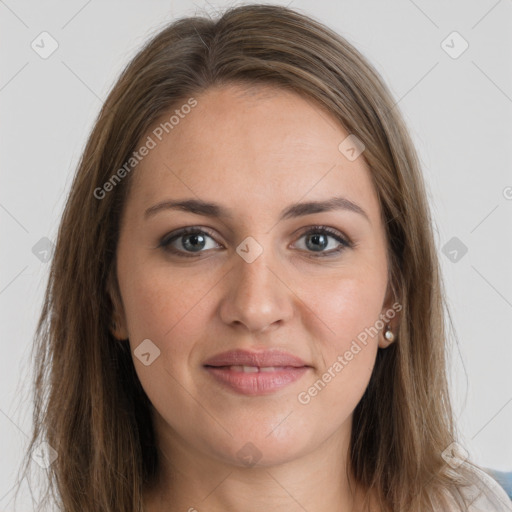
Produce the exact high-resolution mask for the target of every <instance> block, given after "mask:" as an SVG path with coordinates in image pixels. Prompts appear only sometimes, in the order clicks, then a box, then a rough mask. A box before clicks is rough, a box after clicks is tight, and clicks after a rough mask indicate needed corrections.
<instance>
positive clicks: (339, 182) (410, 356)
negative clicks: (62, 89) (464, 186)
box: [30, 5, 510, 512]
mask: <svg viewBox="0 0 512 512" xmlns="http://www.w3.org/2000/svg"><path fill="white" fill-rule="evenodd" d="M444 308H445V304H444V299H443V291H442V281H441V277H440V274H439V265H438V261H437V254H436V250H435V244H434V240H433V235H432V228H431V218H430V214H429V208H428V203H427V200H426V194H425V188H424V183H423V179H422V176H421V173H420V170H419V165H418V161H417V157H416V154H415V151H414V148H413V146H412V144H411V141H410V139H409V136H408V134H407V131H406V128H405V126H404V123H403V121H402V119H401V117H400V114H399V112H398V109H397V108H396V106H394V102H393V100H392V98H391V95H390V93H389V91H388V89H387V88H386V86H385V85H384V84H383V82H382V80H381V78H380V77H379V76H378V75H377V73H376V72H375V70H374V69H373V68H372V67H371V66H370V64H369V63H368V62H367V61H366V60H365V59H364V58H363V57H362V56H361V55H360V54H359V53H358V52H357V51H356V50H355V49H354V48H353V47H352V46H351V45H350V44H349V43H348V42H347V41H345V40H344V39H343V38H342V37H340V36H339V35H337V34H335V33H334V32H332V31H331V30H330V29H328V28H327V27H325V26H323V25H321V24H320V23H318V22H317V21H315V20H313V19H311V18H309V17H306V16H304V15H302V14H300V13H298V12H296V11H293V10H291V9H287V8H284V7H277V6H269V5H266V6H265V5H248V6H244V7H238V8H233V9H230V10H228V11H227V12H225V13H224V15H223V16H222V17H220V18H219V19H218V20H209V19H205V18H187V19H182V20H179V21H177V22H175V23H173V24H171V25H169V26H168V27H167V28H165V29H164V30H162V31H161V32H160V33H159V34H157V35H156V36H155V37H154V38H153V39H152V40H151V41H150V42H149V43H148V44H147V45H146V46H145V48H144V49H143V50H142V51H141V52H140V53H139V54H138V55H137V56H136V57H135V58H134V59H133V61H132V62H131V63H130V64H129V65H128V67H127V68H126V69H125V71H124V72H123V74H122V76H121V77H120V79H119V81H118V82H117V84H116V85H115V87H114V88H113V90H112V92H111V94H110V95H109V97H108V99H107V100H106V102H105V105H104V107H103V109H102V110H101V113H100V115H99V117H98V120H97V122H96V124H95V127H94V129H93V131H92V134H91V136H90V139H89V141H88V144H87V147H86V149H85V151H84V154H83V156H82V159H81V162H80V165H79V168H78V171H77V174H76V177H75V180H74V182H73V185H72V187H71V192H70V196H69V199H68V202H67V205H66V208H65V211H64V214H63V218H62V223H61V227H60V231H59V236H58V241H57V246H56V250H55V256H54V259H53V263H52V269H51V275H50V280H49V285H48V289H47V294H46V300H45V304H44V308H43V311H42V316H41V319H40V322H39V325H38V333H37V334H38V337H37V340H38V343H37V347H36V348H37V353H36V355H37V365H38V366H37V380H36V388H35V390H36V394H35V404H36V410H35V419H36V422H35V430H34V435H33V439H32V444H31V448H30V453H32V452H34V451H35V450H37V449H38V447H39V446H40V442H41V441H45V442H47V443H48V445H49V447H51V450H55V451H54V452H51V453H53V454H54V456H53V457H51V459H50V460H49V461H48V464H47V465H48V471H49V477H50V479H49V483H50V490H51V491H52V492H53V494H54V495H55V497H56V499H57V501H58V503H59V504H60V507H61V508H60V509H61V510H65V511H66V512H68V511H69V512H74V511H80V512H84V511H94V512H98V511H114V510H115V511H142V510H144V511H146V512H160V511H164V510H165V511H167V512H169V511H171V512H172V511H177V510H189V511H193V510H198V511H202V510H208V511H217V510H224V511H226V510H233V511H234V510H237V511H238V510H244V511H259V510H287V511H289V510H307V511H309V512H315V511H318V510H320V509H321V510H346V511H353V512H356V511H357V512H359V511H360V512H362V511H371V512H374V511H381V510H382V511H384V510H385V511H422V512H423V511H427V510H461V511H462V510H477V509H478V508H477V506H478V507H480V508H481V509H482V510H483V509H485V510H510V502H507V498H506V495H505V493H504V491H503V490H502V489H501V488H499V487H498V486H497V484H496V483H495V482H494V481H493V480H492V479H490V478H489V477H486V476H485V474H484V473H483V472H482V471H481V470H480V469H479V468H478V467H477V466H476V465H474V464H470V462H469V461H468V459H467V456H466V454H465V452H464V450H463V449H462V448H461V447H460V445H459V444H458V443H457V441H456V439H457V436H456V429H455V426H454V424H453V413H452V409H451V406H450V399H449V394H448V387H447V380H446V360H445V350H446V348H445V343H446V335H445V331H444V324H443V318H444V316H443V315H444ZM50 462H51V463H50ZM471 507H473V508H471Z"/></svg>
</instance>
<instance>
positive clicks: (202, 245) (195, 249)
mask: <svg viewBox="0 0 512 512" xmlns="http://www.w3.org/2000/svg"><path fill="white" fill-rule="evenodd" d="M303 238H304V239H305V249H303V250H305V251H306V252H309V253H312V254H309V255H308V256H311V257H314V258H318V257H328V256H334V255H336V254H338V253H340V252H342V251H344V250H345V249H347V248H352V247H353V243H352V242H351V241H349V240H348V238H346V237H344V236H343V235H341V233H339V232H338V231H336V230H333V229H331V228H328V227H325V226H312V227H310V228H309V229H308V230H307V231H306V232H305V233H303V234H302V235H301V236H300V238H299V240H302V239H303ZM208 239H210V240H212V241H213V242H214V243H213V244H212V245H211V246H210V247H208ZM329 239H330V240H329ZM333 242H334V243H333ZM329 245H332V246H333V247H332V248H331V250H329V251H326V250H325V249H327V248H328V247H329ZM158 247H159V248H162V249H163V250H164V251H166V252H169V253H172V254H176V255H178V256H184V257H187V258H188V257H197V256H199V255H200V254H201V253H202V252H205V250H206V249H215V248H221V247H222V246H221V245H220V244H217V243H216V242H215V241H214V238H213V235H211V234H209V233H208V231H206V230H205V229H204V228H203V229H199V228H197V227H191V228H183V229H180V230H178V231H175V232H173V233H170V234H168V235H166V236H164V237H163V238H162V239H161V241H160V242H159V244H158ZM203 249H205V250H203ZM315 253H316V254H315Z"/></svg>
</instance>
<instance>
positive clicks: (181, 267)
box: [116, 86, 394, 466]
mask: <svg viewBox="0 0 512 512" xmlns="http://www.w3.org/2000/svg"><path fill="white" fill-rule="evenodd" d="M195 99H196V101H197V105H196V106H195V107H194V108H191V109H190V112H189V113H187V114H186V115H183V114H182V117H181V116H180V117H181V118H180V120H179V123H178V124H175V125H174V126H173V128H172V130H169V133H168V134H165V132H164V135H165V136H163V137H161V139H162V140H161V141H160V140H159V139H158V138H157V137H156V136H155V135H154V133H160V132H159V131H157V132H154V130H155V128H157V127H158V126H159V125H160V122H161V121H164V122H165V121H166V120H168V119H169V118H170V116H171V115H172V114H173V112H174V109H173V112H170V113H169V115H166V116H164V118H162V119H161V120H159V121H158V122H157V123H155V125H154V127H152V129H151V131H150V132H148V134H146V136H145V137H144V138H143V139H142V142H144V141H146V140H147V136H148V135H150V136H151V137H152V139H153V140H154V141H155V142H156V145H155V147H153V148H152V149H151V150H150V151H149V152H148V154H147V155H146V156H145V157H144V158H143V159H142V160H141V162H140V163H139V164H138V165H137V167H136V169H134V170H133V171H132V172H133V176H132V177H131V178H132V179H133V182H132V184H131V185H132V186H131V190H130V194H129V196H128V198H127V203H126V205H125V210H124V214H123V218H122V223H121V233H120V239H119V244H118V248H117V272H118V273H117V278H118V282H119V289H120V292H121V297H120V299H121V305H120V308H119V310H118V318H117V320H118V322H117V323H118V326H119V327H118V330H117V331H116V335H117V336H118V337H120V338H129V341H126V342H127V343H128V342H129V343H130V347H131V350H132V354H133V361H134V365H135V368H136V371H137V375H138V377H139V379H140V381H141V384H142V386H143V388H144V390H145V391H146V393H147V395H148V397H149V399H150V401H151V402H152V405H153V407H154V419H155V422H156V424H157V425H158V429H159V431H160V433H161V434H162V435H165V436H167V438H168V439H170V440H171V441H172V440H175V441H176V440H179V442H180V445H181V446H188V447H190V449H191V450H193V451H194V452H195V453H196V454H197V455H200V456H203V457H208V458H211V459H216V460H219V461H223V462H224V463H230V464H235V465H239V466H242V465H243V464H247V460H248V459H247V456H248V457H251V456H252V458H253V460H255V459H258V463H259V464H262V465H272V464H279V463H284V462H287V461H290V460H292V459H295V458H298V457H300V456H302V455H306V454H308V453H310V452H313V451H314V450H315V449H317V448H318V447H320V446H321V445H322V444H323V443H324V442H325V441H326V440H327V439H329V438H330V439H337V438H338V439H342V438H345V439H346V436H347V435H348V434H349V432H350V425H351V417H352V413H353V410H354V408H355V407H356V405H357V403H358V402H359V401H360V399H361V397H362V395H363V393H364V390H365V388H366V387H367V385H368V382H369V379H370V375H371V373H372V370H373V366H374V362H375V357H376V352H377V348H378V346H379V345H380V346H382V347H385V346H386V341H385V339H384V336H383V332H382V321H381V320H382V318H384V317H383V316H382V315H387V312H388V311H389V310H390V308H391V305H392V301H390V300H389V298H388V296H387V294H386V291H387V285H388V281H387V275H388V268H387V264H388V263H387V259H386V237H385V232H384V227H383V225H382V223H381V218H380V206H379V202H378V198H377V196H376V193H375V190H374V188H373V185H372V182H371V178H370V171H369V169H368V168H367V166H366V164H365V161H364V158H363V156H364V153H363V154H362V155H361V156H360V157H358V158H356V159H355V160H354V159H348V158H347V157H346V156H345V155H344V154H343V153H342V152H341V151H340V149H339V148H338V146H339V145H340V143H341V142H342V141H343V140H344V139H345V138H346V137H347V136H348V133H347V132H346V131H344V130H343V128H341V127H340V126H339V124H338V123H337V122H336V121H335V120H334V119H333V118H332V117H330V115H329V114H328V113H326V112H325V111H324V110H322V109H320V108H319V107H318V106H316V105H315V104H314V103H312V102H311V101H308V100H306V99H303V98H302V97H300V96H298V95H296V94H294V93H292V92H287V91H284V90H279V89H256V88H255V89H252V90H251V91H249V90H247V89H242V88H241V87H239V86H229V87H226V86H224V87H222V88H215V89H209V90H208V91H206V92H205V93H203V94H201V95H199V96H196V97H195ZM184 103H185V102H184ZM185 110H187V111H188V109H183V110H182V111H185ZM160 131H161V130H160ZM335 197H337V198H344V200H340V201H338V203H337V205H336V207H335V208H333V209H330V210H329V209H325V208H323V209H322V208H321V207H317V208H312V207H297V208H295V209H293V210H290V211H288V213H287V214H286V215H284V212H286V211H287V210H289V208H290V207H291V206H292V205H295V204H297V203H298V204H303V203H313V202H322V203H323V202H326V201H329V200H331V199H333V198H335ZM186 200H195V201H201V202H207V203H215V205H217V206H218V209H214V208H212V207H210V208H202V209H201V208H199V207H197V205H196V206H195V207H194V208H190V209H187V208H185V207H182V208H173V207H171V205H170V202H174V201H186ZM157 205H158V206H157ZM189 205H190V203H189ZM347 205H348V206H347ZM354 205H355V206H354ZM184 228H187V229H188V230H190V232H189V233H185V234H184V233H183V232H182V230H183V229H184ZM384 320H385V323H386V324H387V323H391V325H392V326H393V324H394V321H391V322H388V321H386V318H384ZM375 328H378V329H379V332H378V334H376V335H375V334H374V332H375ZM365 329H366V331H365ZM372 329H374V330H373V331H372ZM369 332H370V334H368V333H369ZM363 340H364V341H363ZM233 351H242V352H233ZM176 442H177V441H176Z"/></svg>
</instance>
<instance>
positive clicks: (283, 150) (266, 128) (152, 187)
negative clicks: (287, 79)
mask: <svg viewBox="0 0 512 512" xmlns="http://www.w3.org/2000/svg"><path fill="white" fill-rule="evenodd" d="M194 99H195V100H196V101H197V104H196V106H194V107H193V108H192V109H190V110H189V109H186V110H187V111H188V113H187V114H184V113H182V114H181V116H180V117H179V122H178V123H177V124H174V125H173V126H172V129H171V128H170V127H169V126H170V125H169V124H168V125H167V130H164V132H163V136H161V140H158V139H157V138H156V137H155V136H154V135H153V133H154V130H155V128H158V127H162V126H165V123H166V122H167V121H168V120H169V119H170V117H171V116H172V115H173V114H174V113H175V112H176V110H178V111H179V110H180V104H177V105H175V106H174V107H173V109H171V110H170V111H169V112H167V113H166V114H165V115H163V116H162V117H161V118H160V119H158V120H157V121H156V122H155V123H154V124H153V126H152V127H151V128H150V130H149V131H148V134H146V136H145V137H144V138H143V140H146V137H147V136H148V135H149V136H152V138H153V139H154V141H155V143H156V145H155V147H154V148H153V149H151V151H149V154H148V155H147V156H145V157H144V158H143V160H142V161H141V162H140V164H139V165H138V166H137V168H136V170H135V172H134V175H133V180H134V186H133V187H132V191H133V192H132V193H131V194H130V195H131V196H133V197H131V199H129V202H130V200H131V201H132V202H133V201H135V202H136V203H138V207H139V208H143V207H147V206H150V205H151V204H152V203H155V202H158V201H159V200H162V199H166V198H181V197H185V196H186V197H190V196H194V195H195V196H198V197H200V198H201V199H207V200H213V201H216V202H225V201H229V202H230V205H231V206H233V205H234V206H233V207H234V208H236V206H237V205H238V206H239V207H240V208H241V210H243V209H244V208H249V207H251V208H252V209H254V208H264V209H265V210H269V209H272V208H273V204H274V203H275V204H276V205H277V206H276V208H278V209H279V210H281V208H282V206H283V203H286V204H288V203H292V202H297V201H299V200H300V199H301V198H303V197H304V199H308V200H315V199H323V198H325V197H327V196H332V195H335V194H343V195H346V196H347V197H349V196H350V197H349V199H354V200H356V199H357V200H358V201H359V202H364V203H365V205H366V207H365V209H366V210H367V211H368V212H369V213H370V215H374V216H378V209H379V206H378V202H377V196H376V194H375V191H374V188H373V183H372V180H371V175H370V170H369V168H368V167H367V165H366V162H365V161H364V158H363V157H362V156H361V157H359V158H357V159H356V160H354V161H349V160H348V159H347V158H346V157H345V156H344V155H343V154H342V153H341V152H340V150H339V149H338V146H339V145H340V143H341V142H342V141H343V140H344V139H345V138H346V137H347V136H348V135H349V134H348V133H347V132H346V130H345V129H344V128H343V127H342V126H341V124H340V123H339V122H338V121H337V120H336V119H335V118H334V117H333V116H332V115H330V114H329V113H328V112H327V111H326V110H324V109H323V108H321V107H319V106H318V105H317V104H316V103H315V102H314V101H312V100H310V99H308V98H305V97H303V96H301V95H298V94H296V93H294V92H292V91H288V90H285V89H280V88H276V87H269V86H255V85H252V86H249V87H248V86H245V85H244V86H240V85H230V86H223V87H215V88H211V89H209V90H207V91H205V92H204V93H202V94H200V95H197V96H195V97H194ZM186 102H187V98H186V99H185V100H183V104H185V103H186ZM184 111H185V109H184ZM160 131H162V130H161V129H160ZM372 210H374V211H373V214H372Z"/></svg>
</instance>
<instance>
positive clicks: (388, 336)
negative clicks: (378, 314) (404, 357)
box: [384, 325, 395, 342]
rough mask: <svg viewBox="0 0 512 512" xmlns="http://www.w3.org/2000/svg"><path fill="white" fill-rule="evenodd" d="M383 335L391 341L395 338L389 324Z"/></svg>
mask: <svg viewBox="0 0 512 512" xmlns="http://www.w3.org/2000/svg"><path fill="white" fill-rule="evenodd" d="M384 337H385V338H386V339H387V340H388V341H389V342H391V341H393V340H394V339H395V335H394V334H393V333H392V332H391V329H390V327H389V325H388V326H387V327H386V332H385V333H384Z"/></svg>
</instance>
